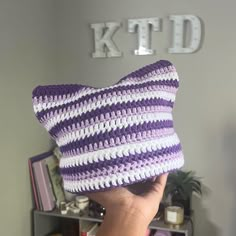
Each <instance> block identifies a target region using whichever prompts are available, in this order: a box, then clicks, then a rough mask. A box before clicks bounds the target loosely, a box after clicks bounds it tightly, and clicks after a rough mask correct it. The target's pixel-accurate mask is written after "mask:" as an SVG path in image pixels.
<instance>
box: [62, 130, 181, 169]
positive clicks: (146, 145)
mask: <svg viewBox="0 0 236 236" xmlns="http://www.w3.org/2000/svg"><path fill="white" fill-rule="evenodd" d="M179 143H180V140H179V138H178V136H177V134H176V133H174V134H172V135H169V136H166V137H162V138H158V139H157V138H154V139H151V140H147V141H141V142H135V143H127V144H123V145H119V146H114V147H109V148H107V149H100V150H96V151H94V152H86V153H82V154H80V155H76V156H68V157H64V158H62V159H61V160H60V167H61V168H65V167H71V166H82V165H87V164H88V163H94V162H99V161H104V160H111V159H116V158H117V157H124V158H125V156H128V155H130V154H132V155H134V154H140V153H146V152H152V151H156V150H158V149H162V148H167V147H171V146H173V145H178V144H179Z"/></svg>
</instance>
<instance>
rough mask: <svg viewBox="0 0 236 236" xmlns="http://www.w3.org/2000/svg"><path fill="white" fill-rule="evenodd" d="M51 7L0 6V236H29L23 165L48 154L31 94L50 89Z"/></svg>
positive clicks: (32, 2) (30, 1)
mask: <svg viewBox="0 0 236 236" xmlns="http://www.w3.org/2000/svg"><path fill="white" fill-rule="evenodd" d="M54 11H55V5H54V2H52V1H48V0H47V1H46V0H45V1H38V0H22V1H17V0H15V1H13V0H5V1H3V0H1V1H0V109H1V111H0V121H1V122H0V147H1V157H0V186H1V190H0V192H1V194H0V209H1V210H0V235H2V236H14V235H19V236H29V235H30V228H31V226H30V210H31V208H32V207H31V193H30V182H29V175H28V166H27V159H28V158H29V157H30V156H33V155H35V154H38V153H41V152H44V151H47V150H49V148H50V142H49V138H48V135H47V133H46V131H44V129H42V127H41V126H40V125H39V124H38V123H37V122H36V119H35V117H34V114H33V109H32V103H31V92H32V89H33V87H35V86H36V85H38V84H45V83H55V66H56V64H55V58H54V57H55V47H54V45H55V44H54V41H55V39H54V37H55V30H56V27H55V25H54V24H55V13H54Z"/></svg>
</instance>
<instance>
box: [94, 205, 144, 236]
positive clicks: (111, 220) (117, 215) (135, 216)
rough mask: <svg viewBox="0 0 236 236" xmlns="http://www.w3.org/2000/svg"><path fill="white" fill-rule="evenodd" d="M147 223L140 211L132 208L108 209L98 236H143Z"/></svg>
mask: <svg viewBox="0 0 236 236" xmlns="http://www.w3.org/2000/svg"><path fill="white" fill-rule="evenodd" d="M148 225H149V222H148V220H147V219H146V218H145V217H144V216H143V215H142V213H141V212H140V211H138V210H137V209H135V208H132V207H129V208H127V207H125V208H123V207H121V206H120V207H113V208H112V209H108V210H107V212H106V215H105V218H104V221H103V223H102V226H101V229H100V230H99V232H98V236H100V235H101V236H107V235H109V236H120V235H123V236H126V235H127V236H133V235H135V236H143V235H145V233H146V230H147V228H148Z"/></svg>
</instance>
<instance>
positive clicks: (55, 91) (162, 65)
mask: <svg viewBox="0 0 236 236" xmlns="http://www.w3.org/2000/svg"><path fill="white" fill-rule="evenodd" d="M170 67H173V64H172V63H170V62H169V61H165V60H160V61H156V62H155V63H152V64H150V65H146V66H144V67H142V68H140V69H138V70H136V71H134V72H132V73H130V74H128V75H126V76H125V77H123V78H121V79H120V80H119V81H118V82H117V83H115V84H114V85H116V84H119V83H120V82H121V81H123V80H125V79H126V78H130V77H132V78H135V77H143V76H144V75H148V74H149V73H153V72H155V71H157V70H161V71H163V73H166V72H169V71H172V70H171V69H170ZM84 87H87V88H88V87H90V88H94V89H97V88H95V87H92V86H88V85H86V86H85V85H78V84H62V85H46V86H38V87H36V88H35V89H34V90H33V92H32V97H33V98H34V97H38V98H39V97H41V99H42V97H44V96H48V95H52V96H58V95H64V94H68V93H70V94H72V93H75V92H78V91H79V90H80V89H82V88H84ZM113 89H114V88H113ZM93 96H94V95H92V97H93Z"/></svg>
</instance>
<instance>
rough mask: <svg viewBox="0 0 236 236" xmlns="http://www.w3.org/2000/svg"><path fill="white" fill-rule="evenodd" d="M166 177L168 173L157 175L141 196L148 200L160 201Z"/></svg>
mask: <svg viewBox="0 0 236 236" xmlns="http://www.w3.org/2000/svg"><path fill="white" fill-rule="evenodd" d="M167 177H168V174H163V175H161V176H159V177H157V178H156V180H155V181H154V182H153V184H152V186H151V189H150V191H149V192H147V193H145V194H144V195H143V197H144V198H145V199H146V200H148V201H151V202H158V203H160V202H161V199H162V197H163V193H164V190H165V186H166V181H167Z"/></svg>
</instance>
